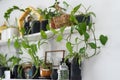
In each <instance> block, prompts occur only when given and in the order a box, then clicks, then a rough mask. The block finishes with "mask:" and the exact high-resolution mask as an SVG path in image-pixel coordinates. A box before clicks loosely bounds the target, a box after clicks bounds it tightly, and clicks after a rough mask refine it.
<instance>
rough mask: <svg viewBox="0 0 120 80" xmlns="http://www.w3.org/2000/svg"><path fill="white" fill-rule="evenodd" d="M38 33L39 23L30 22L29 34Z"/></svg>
mask: <svg viewBox="0 0 120 80" xmlns="http://www.w3.org/2000/svg"><path fill="white" fill-rule="evenodd" d="M38 32H40V21H37V20H35V21H32V22H31V33H32V34H33V33H38Z"/></svg>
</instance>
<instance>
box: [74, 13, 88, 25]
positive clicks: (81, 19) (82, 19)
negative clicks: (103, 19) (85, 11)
mask: <svg viewBox="0 0 120 80" xmlns="http://www.w3.org/2000/svg"><path fill="white" fill-rule="evenodd" d="M75 18H76V19H77V21H78V22H79V23H80V22H86V23H87V24H89V22H90V16H88V17H86V16H85V15H75Z"/></svg>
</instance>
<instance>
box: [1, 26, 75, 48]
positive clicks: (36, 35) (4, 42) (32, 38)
mask: <svg viewBox="0 0 120 80" xmlns="http://www.w3.org/2000/svg"><path fill="white" fill-rule="evenodd" d="M70 29H71V27H66V28H65V31H64V33H63V35H65V34H68V33H70ZM59 30H60V29H57V31H59ZM45 32H46V34H47V36H48V37H50V35H53V33H52V32H51V31H45ZM74 33H76V31H74ZM25 37H27V38H28V40H29V41H37V40H39V39H40V38H41V34H40V33H34V34H30V35H26V36H25ZM3 45H7V40H0V46H3Z"/></svg>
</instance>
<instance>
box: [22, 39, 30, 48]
mask: <svg viewBox="0 0 120 80" xmlns="http://www.w3.org/2000/svg"><path fill="white" fill-rule="evenodd" d="M21 44H22V47H23V48H25V49H26V48H29V44H27V42H26V41H22V42H21Z"/></svg>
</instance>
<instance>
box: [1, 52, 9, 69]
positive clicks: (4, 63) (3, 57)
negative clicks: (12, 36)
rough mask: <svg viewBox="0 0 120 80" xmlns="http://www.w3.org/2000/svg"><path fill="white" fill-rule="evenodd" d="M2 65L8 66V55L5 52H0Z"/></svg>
mask: <svg viewBox="0 0 120 80" xmlns="http://www.w3.org/2000/svg"><path fill="white" fill-rule="evenodd" d="M0 65H1V66H5V67H7V66H8V60H7V55H4V54H3V53H0Z"/></svg>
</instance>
